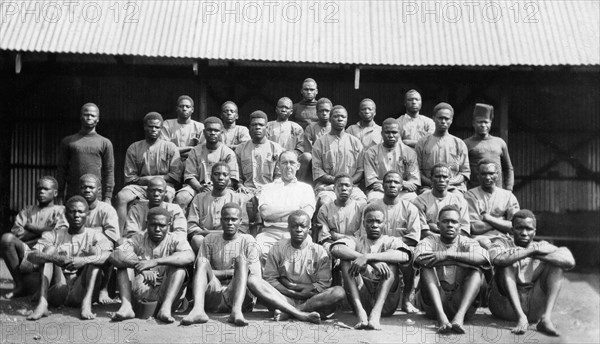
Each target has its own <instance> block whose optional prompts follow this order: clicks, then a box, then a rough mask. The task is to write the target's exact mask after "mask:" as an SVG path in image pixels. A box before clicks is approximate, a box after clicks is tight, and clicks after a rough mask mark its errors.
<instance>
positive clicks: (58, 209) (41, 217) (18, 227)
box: [10, 204, 69, 248]
mask: <svg viewBox="0 0 600 344" xmlns="http://www.w3.org/2000/svg"><path fill="white" fill-rule="evenodd" d="M28 223H30V224H32V225H34V226H39V227H52V228H54V230H57V229H59V228H61V227H69V223H68V222H67V218H66V217H65V207H64V206H62V205H52V206H46V207H43V208H40V207H39V206H38V205H37V204H35V205H28V206H26V207H25V208H23V209H22V210H21V211H20V212H19V214H17V218H16V219H15V223H14V225H13V226H12V228H11V230H10V232H11V233H12V234H14V235H15V236H16V237H20V236H21V235H23V234H25V232H26V231H27V230H26V229H25V225H26V224H28ZM40 237H41V235H35V237H34V238H33V239H29V240H26V241H25V244H27V246H29V247H30V248H32V247H33V246H34V245H35V244H36V243H37V242H38V240H39V239H40Z"/></svg>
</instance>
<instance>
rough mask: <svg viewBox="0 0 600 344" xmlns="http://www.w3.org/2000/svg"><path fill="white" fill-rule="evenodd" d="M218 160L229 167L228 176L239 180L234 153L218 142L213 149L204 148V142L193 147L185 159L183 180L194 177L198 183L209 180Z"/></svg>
mask: <svg viewBox="0 0 600 344" xmlns="http://www.w3.org/2000/svg"><path fill="white" fill-rule="evenodd" d="M218 162H224V163H226V164H227V166H228V167H229V177H230V178H231V179H235V180H239V178H240V177H239V173H238V164H237V159H236V157H235V153H234V152H233V151H232V150H231V148H229V147H227V146H226V145H224V144H220V145H219V147H217V149H215V150H209V149H208V148H206V143H204V144H201V145H197V146H196V147H194V148H193V149H192V150H191V151H190V153H189V155H188V158H187V160H186V161H185V172H184V174H183V180H184V181H188V180H190V179H193V178H196V180H197V181H198V182H199V183H202V182H204V183H208V182H210V173H211V171H212V168H213V166H214V165H215V164H216V163H218Z"/></svg>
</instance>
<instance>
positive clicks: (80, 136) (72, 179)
mask: <svg viewBox="0 0 600 344" xmlns="http://www.w3.org/2000/svg"><path fill="white" fill-rule="evenodd" d="M80 118H81V130H79V132H78V133H77V134H73V135H71V136H67V137H65V138H64V139H63V140H62V141H61V142H60V151H59V154H58V178H57V179H58V203H60V204H62V203H63V199H69V198H71V196H75V195H78V194H79V177H81V176H82V175H84V174H86V173H91V174H93V175H95V176H97V177H98V178H99V179H100V181H101V182H102V200H103V201H104V202H107V203H110V199H111V198H112V192H113V188H114V186H115V173H114V170H115V158H114V154H113V146H112V143H111V142H110V140H109V139H107V138H105V137H104V136H100V135H98V133H97V132H96V126H97V125H98V122H99V121H100V109H98V106H96V104H94V103H87V104H84V105H83V106H82V107H81V117H80ZM65 189H66V196H65ZM63 197H66V198H63Z"/></svg>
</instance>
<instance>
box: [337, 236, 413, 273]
mask: <svg viewBox="0 0 600 344" xmlns="http://www.w3.org/2000/svg"><path fill="white" fill-rule="evenodd" d="M338 244H343V245H346V246H348V248H350V249H352V250H354V251H356V252H358V253H362V254H373V253H382V252H387V251H390V250H399V251H402V252H404V253H406V254H408V256H409V260H408V261H410V257H412V252H411V250H410V248H409V247H408V246H407V245H406V244H405V243H404V242H403V241H402V239H401V238H398V237H392V236H389V235H384V234H382V235H381V236H380V237H379V238H377V239H369V238H368V237H367V236H366V235H360V236H354V237H346V238H342V239H340V240H338V241H336V242H335V243H333V245H332V247H333V246H335V245H338ZM361 276H362V277H363V278H367V279H370V280H372V281H377V280H379V273H377V272H376V271H375V270H374V269H373V267H372V266H370V265H367V269H366V270H365V271H364V272H362V273H361Z"/></svg>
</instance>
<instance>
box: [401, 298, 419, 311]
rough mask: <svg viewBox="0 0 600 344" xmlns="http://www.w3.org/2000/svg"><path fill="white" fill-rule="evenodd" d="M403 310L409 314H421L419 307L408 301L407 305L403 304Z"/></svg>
mask: <svg viewBox="0 0 600 344" xmlns="http://www.w3.org/2000/svg"><path fill="white" fill-rule="evenodd" d="M402 310H403V311H404V312H406V313H408V314H415V313H419V309H418V308H417V307H415V306H413V304H412V303H410V302H409V301H406V302H405V303H403V304H402Z"/></svg>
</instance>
